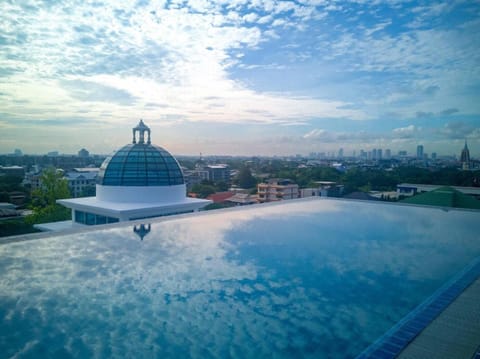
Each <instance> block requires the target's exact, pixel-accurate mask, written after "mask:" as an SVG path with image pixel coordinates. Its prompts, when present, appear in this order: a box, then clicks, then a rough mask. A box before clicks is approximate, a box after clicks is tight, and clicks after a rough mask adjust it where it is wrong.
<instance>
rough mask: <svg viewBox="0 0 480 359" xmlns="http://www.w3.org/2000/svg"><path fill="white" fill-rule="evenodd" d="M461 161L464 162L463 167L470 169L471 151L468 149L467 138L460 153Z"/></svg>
mask: <svg viewBox="0 0 480 359" xmlns="http://www.w3.org/2000/svg"><path fill="white" fill-rule="evenodd" d="M460 162H461V163H462V169H463V170H468V169H470V151H469V150H468V146H467V140H465V146H464V147H463V150H462V153H461V154H460Z"/></svg>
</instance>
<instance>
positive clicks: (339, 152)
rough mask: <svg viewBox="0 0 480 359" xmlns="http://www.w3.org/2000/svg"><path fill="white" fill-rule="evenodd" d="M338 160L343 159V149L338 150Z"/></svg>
mask: <svg viewBox="0 0 480 359" xmlns="http://www.w3.org/2000/svg"><path fill="white" fill-rule="evenodd" d="M338 158H343V148H340V149H339V150H338Z"/></svg>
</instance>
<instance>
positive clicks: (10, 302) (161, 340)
mask: <svg viewBox="0 0 480 359" xmlns="http://www.w3.org/2000/svg"><path fill="white" fill-rule="evenodd" d="M479 219H480V212H476V211H460V210H451V211H444V210H441V209H432V208H424V207H416V206H400V205H393V204H382V203H365V202H357V201H341V200H328V199H311V200H300V201H287V202H283V203H278V204H273V205H258V206H249V207H244V208H240V209H234V210H226V211H212V212H208V213H202V214H199V215H189V216H180V217H170V218H168V217H167V218H163V219H157V220H148V221H145V222H143V223H141V222H137V223H135V224H130V223H129V224H124V225H122V224H118V225H114V226H107V227H102V228H99V229H95V230H93V231H92V230H89V231H86V232H78V233H74V234H65V235H55V234H50V235H47V236H45V237H44V238H40V239H35V240H25V241H15V242H9V243H4V244H1V245H0V273H1V276H0V348H2V352H3V354H2V355H3V356H4V357H6V358H9V357H17V358H39V357H58V358H68V357H75V358H85V357H92V358H107V357H108V358H110V357H117V358H152V357H158V358H173V357H175V358H183V357H192V358H209V357H210V358H249V357H250V358H259V357H277V358H298V357H306V358H308V357H311V358H351V357H355V356H356V355H358V354H359V353H360V352H362V350H364V349H365V348H366V347H367V346H368V345H369V344H370V343H372V342H373V341H375V339H376V338H378V337H379V336H381V335H382V334H383V333H384V332H386V331H387V330H388V329H389V328H391V327H392V326H393V325H394V324H395V323H396V322H398V321H399V320H400V319H401V318H402V317H404V316H405V315H407V314H408V313H409V312H410V311H411V310H413V309H414V308H415V307H416V306H417V305H418V304H420V303H421V302H422V301H423V300H425V299H426V298H427V297H429V296H430V295H431V294H432V293H433V292H434V291H435V290H436V289H437V288H439V287H441V286H442V284H443V283H445V282H446V281H448V280H449V279H450V278H451V277H453V276H454V275H455V274H456V273H457V272H459V271H461V270H462V269H463V268H464V267H465V266H467V265H468V264H469V263H470V262H472V261H473V260H475V258H477V257H478V256H480V241H479V240H478V233H480V220H479ZM141 224H143V226H142V225H141Z"/></svg>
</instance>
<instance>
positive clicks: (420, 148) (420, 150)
mask: <svg viewBox="0 0 480 359" xmlns="http://www.w3.org/2000/svg"><path fill="white" fill-rule="evenodd" d="M417 158H420V159H422V158H423V145H418V146H417Z"/></svg>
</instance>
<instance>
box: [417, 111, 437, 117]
mask: <svg viewBox="0 0 480 359" xmlns="http://www.w3.org/2000/svg"><path fill="white" fill-rule="evenodd" d="M415 116H416V117H417V118H430V117H433V116H434V113H433V112H423V111H417V112H416V113H415Z"/></svg>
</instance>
